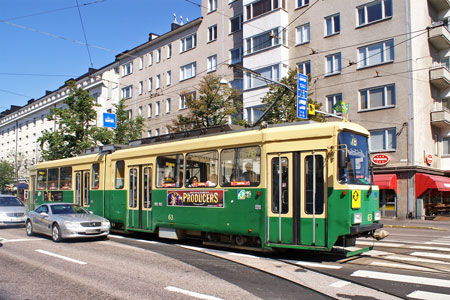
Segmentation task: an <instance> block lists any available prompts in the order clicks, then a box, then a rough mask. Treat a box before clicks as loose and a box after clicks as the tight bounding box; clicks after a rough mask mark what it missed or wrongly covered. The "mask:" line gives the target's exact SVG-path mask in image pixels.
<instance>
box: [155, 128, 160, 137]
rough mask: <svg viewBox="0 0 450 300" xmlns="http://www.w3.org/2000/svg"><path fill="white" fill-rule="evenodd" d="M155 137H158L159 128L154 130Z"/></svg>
mask: <svg viewBox="0 0 450 300" xmlns="http://www.w3.org/2000/svg"><path fill="white" fill-rule="evenodd" d="M155 136H159V128H156V129H155Z"/></svg>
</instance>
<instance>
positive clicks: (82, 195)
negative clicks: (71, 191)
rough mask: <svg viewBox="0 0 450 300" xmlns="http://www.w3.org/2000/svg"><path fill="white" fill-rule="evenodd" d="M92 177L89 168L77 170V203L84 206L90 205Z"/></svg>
mask: <svg viewBox="0 0 450 300" xmlns="http://www.w3.org/2000/svg"><path fill="white" fill-rule="evenodd" d="M90 179H91V172H90V171H88V170H85V171H76V172H75V204H78V205H80V206H82V207H89V205H90V189H91V186H90Z"/></svg>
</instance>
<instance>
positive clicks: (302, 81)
mask: <svg viewBox="0 0 450 300" xmlns="http://www.w3.org/2000/svg"><path fill="white" fill-rule="evenodd" d="M297 118H300V119H308V76H306V75H303V74H301V73H297Z"/></svg>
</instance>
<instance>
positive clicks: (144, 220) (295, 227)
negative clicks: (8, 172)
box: [30, 122, 382, 251]
mask: <svg viewBox="0 0 450 300" xmlns="http://www.w3.org/2000/svg"><path fill="white" fill-rule="evenodd" d="M223 130H224V128H219V129H218V128H216V131H223ZM204 133H205V131H204V130H200V131H196V132H189V133H182V134H179V135H182V137H181V138H180V137H177V136H176V135H167V136H159V137H152V138H145V139H142V140H139V141H134V142H132V143H130V145H128V146H127V147H124V148H122V149H118V148H117V147H114V146H113V145H111V146H103V147H99V148H97V149H93V150H92V151H91V153H90V154H86V155H81V156H79V157H75V158H69V159H62V160H56V161H49V162H43V163H40V164H38V165H37V166H36V167H35V169H34V170H33V171H32V173H31V178H30V182H32V184H31V185H30V186H31V188H32V189H34V190H33V191H32V193H31V195H32V197H31V198H30V207H34V206H35V205H38V204H41V203H44V202H47V201H68V202H74V203H77V204H80V205H82V206H84V207H86V208H87V209H88V210H90V211H92V212H94V213H95V214H99V215H102V216H104V217H106V218H108V219H109V220H110V221H111V223H112V225H113V227H114V228H116V229H120V230H125V231H141V232H149V233H158V234H159V236H161V237H165V238H174V239H178V238H185V237H196V238H201V239H204V241H205V242H208V243H221V244H228V245H233V246H235V247H258V248H263V249H267V250H273V249H276V248H292V249H307V250H322V251H330V250H332V248H333V247H334V246H337V245H340V246H353V245H354V244H355V239H356V238H357V237H359V236H371V235H373V234H374V232H375V230H376V229H378V228H381V227H382V224H380V223H379V221H380V212H379V193H378V187H377V186H375V185H373V182H372V178H371V172H370V158H369V150H368V136H369V132H368V131H367V130H366V129H364V128H363V127H361V126H359V125H357V124H353V123H350V122H328V123H313V122H303V123H298V124H289V125H279V126H273V127H270V128H262V129H261V128H258V129H240V130H230V131H223V132H215V133H212V134H204ZM361 251H362V250H361Z"/></svg>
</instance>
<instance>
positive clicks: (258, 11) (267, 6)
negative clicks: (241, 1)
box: [245, 0, 286, 20]
mask: <svg viewBox="0 0 450 300" xmlns="http://www.w3.org/2000/svg"><path fill="white" fill-rule="evenodd" d="M280 5H281V8H286V1H285V0H260V1H255V2H253V3H251V4H249V5H247V6H245V9H246V13H247V20H250V19H252V18H256V17H257V16H260V15H262V14H264V13H266V12H269V11H271V10H274V9H278V8H280Z"/></svg>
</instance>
